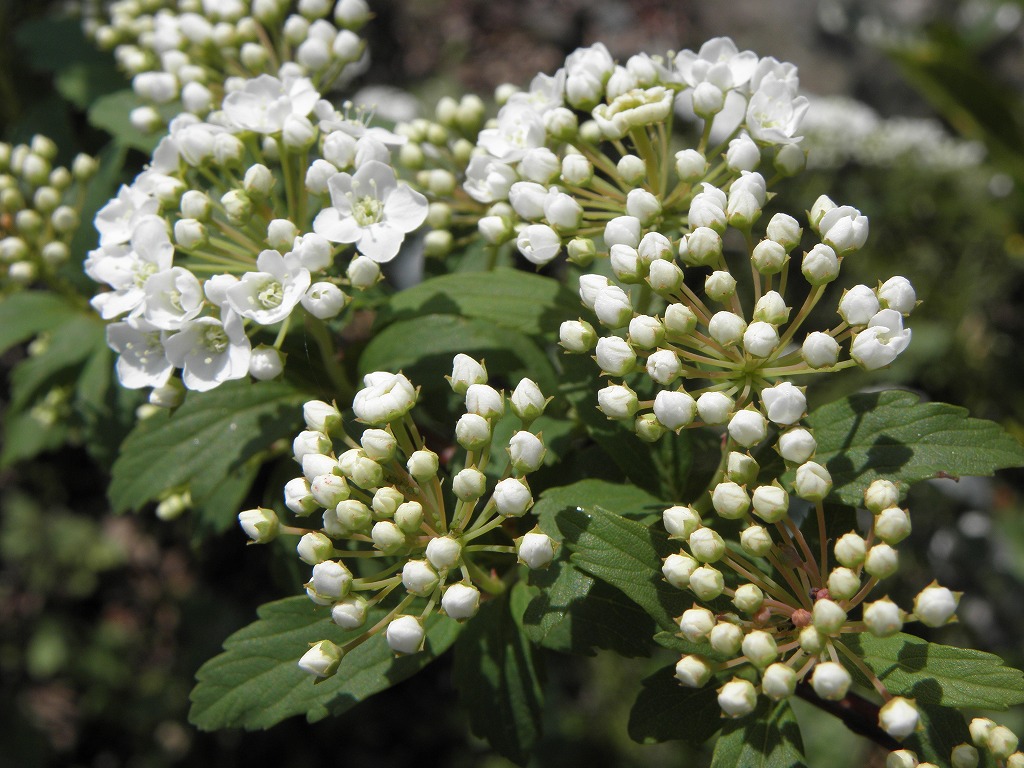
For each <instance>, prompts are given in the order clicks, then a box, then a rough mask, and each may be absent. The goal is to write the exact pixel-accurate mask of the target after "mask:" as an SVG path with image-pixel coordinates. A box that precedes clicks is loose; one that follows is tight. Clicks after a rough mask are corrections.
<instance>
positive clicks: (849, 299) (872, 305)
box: [839, 285, 880, 325]
mask: <svg viewBox="0 0 1024 768" xmlns="http://www.w3.org/2000/svg"><path fill="white" fill-rule="evenodd" d="M879 309H880V306H879V303H878V297H877V296H876V295H875V292H874V291H873V290H871V289H870V288H868V287H867V286H866V285H855V286H853V287H852V288H850V289H848V290H846V291H844V292H843V297H842V298H841V299H840V300H839V316H840V317H842V318H843V320H845V321H846V322H847V323H848V324H850V325H867V324H868V322H869V321H870V320H871V318H872V317H874V316H875V315H876V314H878V310H879Z"/></svg>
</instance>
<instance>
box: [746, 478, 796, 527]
mask: <svg viewBox="0 0 1024 768" xmlns="http://www.w3.org/2000/svg"><path fill="white" fill-rule="evenodd" d="M752 501H753V505H754V514H755V515H757V516H758V517H759V518H761V519H762V520H764V521H765V522H766V523H777V522H779V521H781V520H782V519H783V518H784V517H785V516H786V514H787V513H788V512H789V494H788V493H786V491H785V490H784V489H783V488H782V487H781V486H779V485H761V486H758V487H757V488H755V489H754V494H753V498H752Z"/></svg>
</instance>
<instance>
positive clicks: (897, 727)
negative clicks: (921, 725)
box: [878, 696, 919, 739]
mask: <svg viewBox="0 0 1024 768" xmlns="http://www.w3.org/2000/svg"><path fill="white" fill-rule="evenodd" d="M918 719H919V715H918V713H917V707H915V706H914V705H913V704H912V703H911V702H910V701H908V700H907V699H904V698H903V697H902V696H893V697H892V698H891V699H889V701H887V702H886V703H885V705H884V706H883V707H882V708H881V709H880V710H878V724H879V725H880V726H882V730H884V731H885V732H886V733H888V734H889V735H890V736H892V737H893V738H894V739H905V738H906V737H907V736H909V735H910V734H912V733H913V732H914V731H915V730H917V721H918Z"/></svg>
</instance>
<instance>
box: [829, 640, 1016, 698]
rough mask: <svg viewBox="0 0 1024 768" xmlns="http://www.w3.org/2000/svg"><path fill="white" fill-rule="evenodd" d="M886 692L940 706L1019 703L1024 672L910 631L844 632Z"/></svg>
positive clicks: (992, 655)
mask: <svg viewBox="0 0 1024 768" xmlns="http://www.w3.org/2000/svg"><path fill="white" fill-rule="evenodd" d="M843 642H844V643H845V644H846V645H848V646H849V647H850V649H851V650H853V651H854V652H855V653H856V654H857V655H858V656H860V657H861V658H862V659H863V660H864V663H865V664H867V665H868V666H869V667H871V670H872V671H873V672H874V673H875V674H876V675H878V677H879V678H880V679H881V681H882V682H883V683H885V687H886V688H888V689H889V692H890V693H893V694H896V695H899V696H906V697H907V698H910V699H915V700H917V701H918V702H920V703H922V704H934V705H937V706H943V707H978V708H980V709H1006V708H1007V707H1009V706H1013V705H1014V704H1021V703H1024V672H1021V671H1020V670H1018V669H1014V668H1013V667H1007V666H1004V665H1003V660H1002V659H1000V658H999V657H998V656H995V655H994V654H991V653H985V652H983V651H975V650H971V649H970V648H955V647H953V646H949V645H939V644H938V643H929V642H927V641H925V640H922V639H921V638H919V637H914V636H913V635H906V634H902V633H901V634H897V635H894V636H892V637H885V638H881V637H874V636H873V635H870V634H867V633H863V634H859V635H852V636H850V637H848V638H844V639H843Z"/></svg>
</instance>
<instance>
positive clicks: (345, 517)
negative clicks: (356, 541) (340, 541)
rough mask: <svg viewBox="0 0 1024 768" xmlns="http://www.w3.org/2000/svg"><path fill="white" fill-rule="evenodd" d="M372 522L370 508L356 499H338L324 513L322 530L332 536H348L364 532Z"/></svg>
mask: <svg viewBox="0 0 1024 768" xmlns="http://www.w3.org/2000/svg"><path fill="white" fill-rule="evenodd" d="M371 523H373V514H372V513H371V512H370V508H369V507H368V506H366V505H365V504H363V502H361V501H359V500H357V499H345V500H343V501H339V502H338V505H337V506H336V507H335V508H334V509H333V510H330V509H328V510H327V512H325V513H324V530H326V531H327V532H328V533H329V534H330V535H332V536H348V535H349V534H352V533H365V532H366V531H368V530H369V529H370V525H371Z"/></svg>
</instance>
